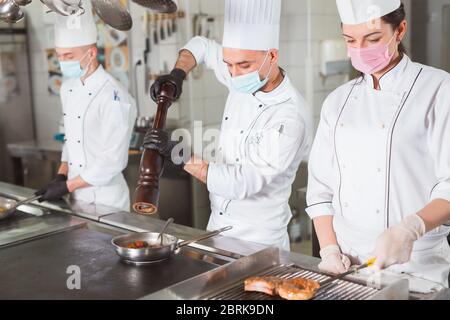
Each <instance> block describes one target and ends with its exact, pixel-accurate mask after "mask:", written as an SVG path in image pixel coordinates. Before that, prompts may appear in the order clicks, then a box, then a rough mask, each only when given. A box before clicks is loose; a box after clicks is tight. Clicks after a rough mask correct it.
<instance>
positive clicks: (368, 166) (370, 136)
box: [307, 55, 450, 283]
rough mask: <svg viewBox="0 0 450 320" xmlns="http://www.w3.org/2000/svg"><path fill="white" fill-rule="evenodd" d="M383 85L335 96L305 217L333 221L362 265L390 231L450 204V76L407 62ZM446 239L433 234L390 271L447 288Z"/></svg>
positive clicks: (357, 86) (326, 114)
mask: <svg viewBox="0 0 450 320" xmlns="http://www.w3.org/2000/svg"><path fill="white" fill-rule="evenodd" d="M380 86H381V90H380V91H378V90H375V89H374V84H373V79H372V76H370V75H365V76H364V77H360V78H358V79H356V80H353V81H351V82H349V83H347V84H345V85H343V86H341V87H340V88H338V89H337V90H335V91H334V92H333V93H331V94H330V96H329V97H328V98H327V99H326V101H325V103H324V105H323V109H322V115H321V121H320V125H319V129H318V132H317V136H316V139H315V141H314V144H313V148H312V151H311V155H310V161H309V183H308V195H307V202H308V206H309V207H308V209H307V212H308V214H309V215H310V217H311V218H316V217H319V216H324V215H332V216H334V219H333V225H334V229H335V232H336V235H337V239H338V243H339V245H340V246H341V249H342V250H343V252H344V253H346V254H349V255H351V256H352V257H355V258H357V260H359V262H361V261H364V260H366V259H368V258H369V257H370V255H371V254H372V253H373V251H374V249H375V242H376V239H377V237H378V236H379V235H380V234H381V233H382V232H383V231H384V230H386V229H387V228H389V227H391V226H394V225H396V224H398V223H399V222H400V221H402V220H403V218H405V217H406V216H408V215H411V214H415V213H417V212H418V211H419V210H421V209H423V208H424V207H425V206H426V205H427V204H428V203H429V202H431V201H432V200H434V199H445V200H448V201H450V75H449V74H448V73H446V72H443V71H440V70H437V69H434V68H431V67H427V66H424V65H420V64H417V63H413V62H411V60H410V59H409V58H408V57H407V56H406V55H405V56H404V57H403V59H402V60H401V62H400V63H399V64H398V65H397V66H396V67H395V68H394V69H392V70H391V71H389V72H388V73H387V74H385V75H384V76H383V77H382V78H381V79H380ZM448 234H449V228H448V227H445V226H442V227H439V228H437V229H435V230H433V231H431V232H429V233H428V234H426V235H425V236H424V237H423V238H422V239H420V240H418V241H417V242H416V243H415V244H414V250H413V254H412V259H411V262H410V263H408V264H404V265H401V266H394V267H392V269H394V270H397V271H398V272H406V273H411V274H413V275H416V276H418V277H423V278H426V279H429V280H432V281H435V282H441V283H446V282H447V277H448V272H449V270H450V250H449V246H448V243H447V239H446V238H447V235H448Z"/></svg>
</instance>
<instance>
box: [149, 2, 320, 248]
mask: <svg viewBox="0 0 450 320" xmlns="http://www.w3.org/2000/svg"><path fill="white" fill-rule="evenodd" d="M280 15H281V1H280V0H227V1H226V9H225V32H224V38H223V43H222V46H221V45H220V44H218V43H216V42H215V41H212V40H208V39H206V38H202V37H196V38H193V39H192V40H191V41H190V42H189V43H188V44H187V45H186V46H185V47H184V48H183V49H182V50H181V51H180V57H179V59H178V62H177V64H176V69H174V71H172V73H171V75H169V76H164V77H163V78H162V79H160V80H159V81H157V82H156V84H155V85H154V86H153V88H152V96H153V97H154V98H156V97H157V96H158V91H159V88H160V86H161V84H162V83H164V82H166V81H167V82H170V83H173V84H174V85H176V87H177V88H178V90H177V96H179V94H180V93H181V84H182V81H183V79H184V78H185V76H186V73H188V72H189V71H190V70H191V69H193V68H194V67H195V65H196V64H205V65H206V66H207V67H208V68H209V69H212V70H213V71H214V73H215V75H216V77H217V79H218V81H220V82H221V83H222V84H224V85H225V86H227V87H228V89H229V90H230V93H229V96H228V100H227V103H226V106H225V112H224V115H223V121H222V126H221V133H220V137H219V142H218V145H217V149H216V151H217V152H216V157H215V158H216V161H213V162H210V163H208V162H206V161H204V160H202V159H199V158H196V157H195V156H194V157H192V158H191V157H190V152H189V157H188V159H190V161H188V163H187V164H186V165H184V164H182V166H183V167H184V170H186V171H187V172H189V173H190V174H192V175H193V176H194V177H196V178H198V179H199V180H200V181H202V182H204V183H206V184H207V188H208V190H209V192H210V200H211V209H212V213H211V217H210V220H209V224H208V229H209V230H212V229H218V228H222V227H225V226H228V225H231V226H233V229H232V230H230V231H228V232H226V233H225V235H226V236H230V237H235V238H239V239H243V240H247V241H252V242H256V243H261V244H265V245H268V246H278V247H280V248H282V249H285V250H289V248H290V245H289V237H288V233H287V225H288V223H289V221H290V219H291V210H290V207H289V204H288V200H289V197H290V195H291V187H292V183H293V182H294V179H295V177H296V173H297V170H298V168H299V165H300V162H301V160H302V159H303V158H304V157H305V155H306V154H307V152H308V151H309V146H310V143H311V141H310V139H309V135H308V132H309V127H308V126H309V123H308V121H307V119H308V116H307V112H308V108H307V106H306V103H305V101H304V99H303V98H302V97H301V96H300V94H299V92H298V91H297V90H296V89H295V88H294V86H293V85H292V83H291V81H290V80H289V78H288V76H287V75H286V73H285V72H284V71H283V70H282V69H281V68H280V67H279V66H278V48H279V29H280ZM206 107H208V106H206ZM175 144H176V143H174V142H173V141H169V138H168V135H167V133H165V132H164V131H158V130H156V131H153V132H150V133H149V135H148V136H147V137H146V141H145V146H146V147H147V148H151V149H155V150H158V151H159V152H160V153H161V154H163V155H165V156H166V157H168V158H171V159H172V158H173V157H172V156H176V155H177V153H176V152H175V153H173V148H174V145H175ZM189 151H190V150H189ZM175 158H176V157H175ZM172 160H173V159H172Z"/></svg>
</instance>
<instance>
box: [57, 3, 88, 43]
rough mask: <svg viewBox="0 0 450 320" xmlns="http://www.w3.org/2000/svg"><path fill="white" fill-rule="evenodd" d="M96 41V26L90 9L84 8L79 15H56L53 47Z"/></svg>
mask: <svg viewBox="0 0 450 320" xmlns="http://www.w3.org/2000/svg"><path fill="white" fill-rule="evenodd" d="M95 43H97V27H96V25H95V22H94V17H93V16H92V11H91V10H90V9H87V8H86V11H85V13H84V14H82V15H80V16H76V15H72V16H67V17H66V16H61V15H56V22H55V47H57V48H76V47H83V46H87V45H91V44H95Z"/></svg>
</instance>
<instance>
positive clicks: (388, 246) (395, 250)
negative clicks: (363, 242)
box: [374, 214, 426, 269]
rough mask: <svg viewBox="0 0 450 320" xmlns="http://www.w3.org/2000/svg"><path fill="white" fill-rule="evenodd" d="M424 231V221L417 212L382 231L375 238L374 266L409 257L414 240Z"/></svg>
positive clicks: (384, 266)
mask: <svg viewBox="0 0 450 320" xmlns="http://www.w3.org/2000/svg"><path fill="white" fill-rule="evenodd" d="M425 232H426V228H425V222H424V221H423V220H422V218H420V217H419V216H418V215H417V214H413V215H410V216H408V217H406V218H405V219H403V221H402V222H401V223H399V224H398V225H396V226H393V227H390V228H389V229H387V230H386V231H384V232H383V233H382V234H381V235H380V236H379V237H378V239H377V243H376V245H375V253H374V256H375V257H376V258H377V261H376V262H375V266H374V267H375V268H380V269H383V268H387V267H389V266H391V265H394V264H402V263H406V262H408V261H409V260H410V259H411V252H412V249H413V245H414V242H415V241H416V240H418V239H419V238H421V237H422V236H423V235H424V234H425Z"/></svg>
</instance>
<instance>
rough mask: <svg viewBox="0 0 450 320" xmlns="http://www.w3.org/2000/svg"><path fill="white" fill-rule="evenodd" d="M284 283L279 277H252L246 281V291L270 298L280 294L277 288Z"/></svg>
mask: <svg viewBox="0 0 450 320" xmlns="http://www.w3.org/2000/svg"><path fill="white" fill-rule="evenodd" d="M282 281H283V279H281V278H277V277H252V278H248V279H246V280H245V283H244V284H245V288H244V290H245V291H249V292H262V293H265V294H268V295H269V296H276V295H277V294H278V290H277V286H278V285H279V284H280V283H281V282H282Z"/></svg>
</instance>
